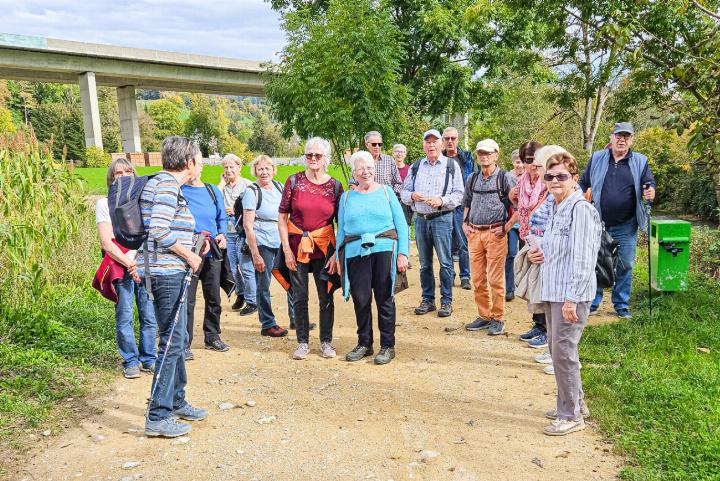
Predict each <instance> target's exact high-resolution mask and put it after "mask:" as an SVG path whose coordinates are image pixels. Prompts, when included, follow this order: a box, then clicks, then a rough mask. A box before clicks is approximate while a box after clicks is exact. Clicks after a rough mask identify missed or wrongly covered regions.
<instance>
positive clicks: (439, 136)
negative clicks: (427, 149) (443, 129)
mask: <svg viewBox="0 0 720 481" xmlns="http://www.w3.org/2000/svg"><path fill="white" fill-rule="evenodd" d="M431 135H432V136H433V137H435V138H436V139H442V135H440V132H438V131H437V129H430V130H428V131H426V132H425V133H424V134H423V140H427V138H428V137H429V136H431Z"/></svg>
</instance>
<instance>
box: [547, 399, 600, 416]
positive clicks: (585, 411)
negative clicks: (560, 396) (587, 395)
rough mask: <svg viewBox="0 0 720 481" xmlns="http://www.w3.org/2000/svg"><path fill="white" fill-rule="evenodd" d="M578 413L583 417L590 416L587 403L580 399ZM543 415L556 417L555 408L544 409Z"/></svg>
mask: <svg viewBox="0 0 720 481" xmlns="http://www.w3.org/2000/svg"><path fill="white" fill-rule="evenodd" d="M580 415H581V416H582V417H583V418H589V417H590V410H589V409H588V407H587V405H586V404H585V403H584V402H582V401H581V402H580ZM545 417H546V418H548V419H557V409H551V410H549V411H545Z"/></svg>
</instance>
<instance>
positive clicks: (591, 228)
mask: <svg viewBox="0 0 720 481" xmlns="http://www.w3.org/2000/svg"><path fill="white" fill-rule="evenodd" d="M546 165H547V167H546V173H545V175H544V177H543V178H544V180H545V183H546V184H547V188H548V190H549V191H550V193H552V195H553V201H554V202H553V204H552V206H551V209H550V216H549V218H548V224H547V229H546V230H545V234H544V236H543V238H542V242H541V243H540V245H539V246H536V247H533V248H532V249H531V250H530V252H529V253H528V258H529V259H530V262H533V263H535V264H540V299H541V300H542V301H543V302H545V315H546V319H547V326H548V333H549V341H550V352H551V355H552V361H553V366H554V368H555V382H556V384H557V390H558V394H557V403H556V408H555V409H553V410H550V411H548V412H546V413H545V416H546V417H547V418H549V419H553V422H552V424H550V425H549V426H546V427H545V429H544V430H543V432H544V433H545V434H547V435H549V436H564V435H566V434H570V433H572V432H575V431H581V430H583V429H585V421H584V417H585V416H587V415H589V412H588V410H587V407H586V406H585V402H584V393H583V390H582V382H581V379H580V359H579V355H578V343H579V342H580V338H581V336H582V333H583V329H584V328H585V324H586V323H587V318H588V314H589V312H590V301H592V300H593V298H594V297H595V289H596V287H597V280H596V277H595V264H596V262H597V255H598V250H599V249H600V234H601V232H602V227H601V223H600V217H599V216H598V213H597V210H596V209H595V208H594V207H593V206H592V204H590V203H589V202H587V201H586V200H585V198H584V197H583V195H582V192H580V191H579V190H577V188H576V187H577V181H578V166H577V162H576V161H575V158H574V157H573V156H572V155H570V154H569V153H567V152H564V153H559V154H555V155H553V156H552V157H550V158H549V159H548V161H547V164H546Z"/></svg>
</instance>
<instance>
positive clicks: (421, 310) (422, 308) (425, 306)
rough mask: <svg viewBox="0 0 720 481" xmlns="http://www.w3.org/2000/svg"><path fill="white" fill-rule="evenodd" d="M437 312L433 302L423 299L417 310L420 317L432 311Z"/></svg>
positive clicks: (416, 312)
mask: <svg viewBox="0 0 720 481" xmlns="http://www.w3.org/2000/svg"><path fill="white" fill-rule="evenodd" d="M434 310H435V303H434V302H432V301H428V300H425V299H423V300H422V302H421V303H420V305H419V306H417V307H416V308H415V314H416V315H418V316H422V315H424V314H427V313H428V312H430V311H434Z"/></svg>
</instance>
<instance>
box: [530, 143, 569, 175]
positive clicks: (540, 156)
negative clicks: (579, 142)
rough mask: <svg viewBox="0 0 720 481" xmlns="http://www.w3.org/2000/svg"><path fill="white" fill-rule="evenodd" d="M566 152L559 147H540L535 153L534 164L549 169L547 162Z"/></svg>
mask: <svg viewBox="0 0 720 481" xmlns="http://www.w3.org/2000/svg"><path fill="white" fill-rule="evenodd" d="M565 152H567V150H565V149H564V148H562V147H560V146H559V145H546V146H545V147H540V148H539V149H537V150H536V151H535V160H534V161H533V164H535V165H539V166H540V167H544V168H546V169H547V161H548V159H550V157H552V156H553V155H556V154H562V153H565Z"/></svg>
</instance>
